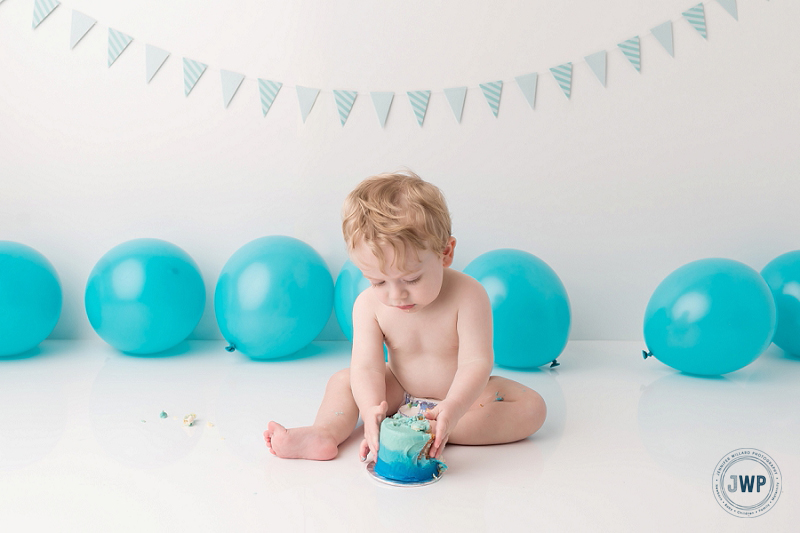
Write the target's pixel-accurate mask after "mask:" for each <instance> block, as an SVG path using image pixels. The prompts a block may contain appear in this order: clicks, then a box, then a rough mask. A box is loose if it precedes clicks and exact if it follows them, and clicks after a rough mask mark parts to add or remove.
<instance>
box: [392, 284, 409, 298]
mask: <svg viewBox="0 0 800 533" xmlns="http://www.w3.org/2000/svg"><path fill="white" fill-rule="evenodd" d="M407 294H408V291H406V288H405V287H403V286H402V285H399V284H396V283H395V284H392V287H391V290H390V291H389V296H390V297H391V298H392V299H394V300H402V299H403V298H405V297H406V295H407Z"/></svg>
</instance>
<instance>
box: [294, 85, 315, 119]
mask: <svg viewBox="0 0 800 533" xmlns="http://www.w3.org/2000/svg"><path fill="white" fill-rule="evenodd" d="M295 89H296V90H297V101H298V102H299V103H300V116H301V117H303V122H305V121H306V119H307V118H308V114H309V113H311V108H312V107H314V102H316V101H317V96H319V89H314V88H313V87H303V86H302V85H298V86H297V87H295Z"/></svg>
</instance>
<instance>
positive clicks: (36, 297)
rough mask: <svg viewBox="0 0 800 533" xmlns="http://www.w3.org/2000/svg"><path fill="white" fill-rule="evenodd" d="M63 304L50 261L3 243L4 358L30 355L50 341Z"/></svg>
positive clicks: (0, 325) (0, 344) (0, 322)
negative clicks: (41, 344) (29, 351)
mask: <svg viewBox="0 0 800 533" xmlns="http://www.w3.org/2000/svg"><path fill="white" fill-rule="evenodd" d="M61 303H62V295H61V283H59V280H58V274H57V273H56V270H55V268H53V265H52V264H50V261H48V260H47V258H45V256H43V255H42V254H40V253H39V252H37V251H36V250H34V249H33V248H31V247H30V246H26V245H24V244H20V243H17V242H11V241H0V356H7V355H17V354H21V353H23V352H27V351H28V350H30V349H32V348H35V347H36V346H37V345H38V344H39V343H40V342H42V341H43V340H44V339H45V338H47V336H48V335H50V333H51V332H52V331H53V329H54V328H55V327H56V323H57V322H58V318H59V317H60V316H61Z"/></svg>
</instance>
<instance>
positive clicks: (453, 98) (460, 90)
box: [444, 87, 467, 124]
mask: <svg viewBox="0 0 800 533" xmlns="http://www.w3.org/2000/svg"><path fill="white" fill-rule="evenodd" d="M444 95H445V97H446V98H447V103H448V104H450V109H452V110H453V116H455V117H456V122H458V123H459V124H460V123H461V115H462V114H463V113H464V100H465V99H466V98H467V88H466V87H453V88H452V89H445V90H444Z"/></svg>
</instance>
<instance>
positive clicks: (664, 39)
mask: <svg viewBox="0 0 800 533" xmlns="http://www.w3.org/2000/svg"><path fill="white" fill-rule="evenodd" d="M650 31H651V32H652V34H653V35H654V36H655V38H656V39H658V42H660V43H661V46H663V47H664V50H666V51H667V53H668V54H669V55H671V56H672V57H675V47H674V46H673V44H672V21H671V20H668V21H666V22H665V23H663V24H659V25H658V26H656V27H655V28H653V29H652V30H650Z"/></svg>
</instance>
